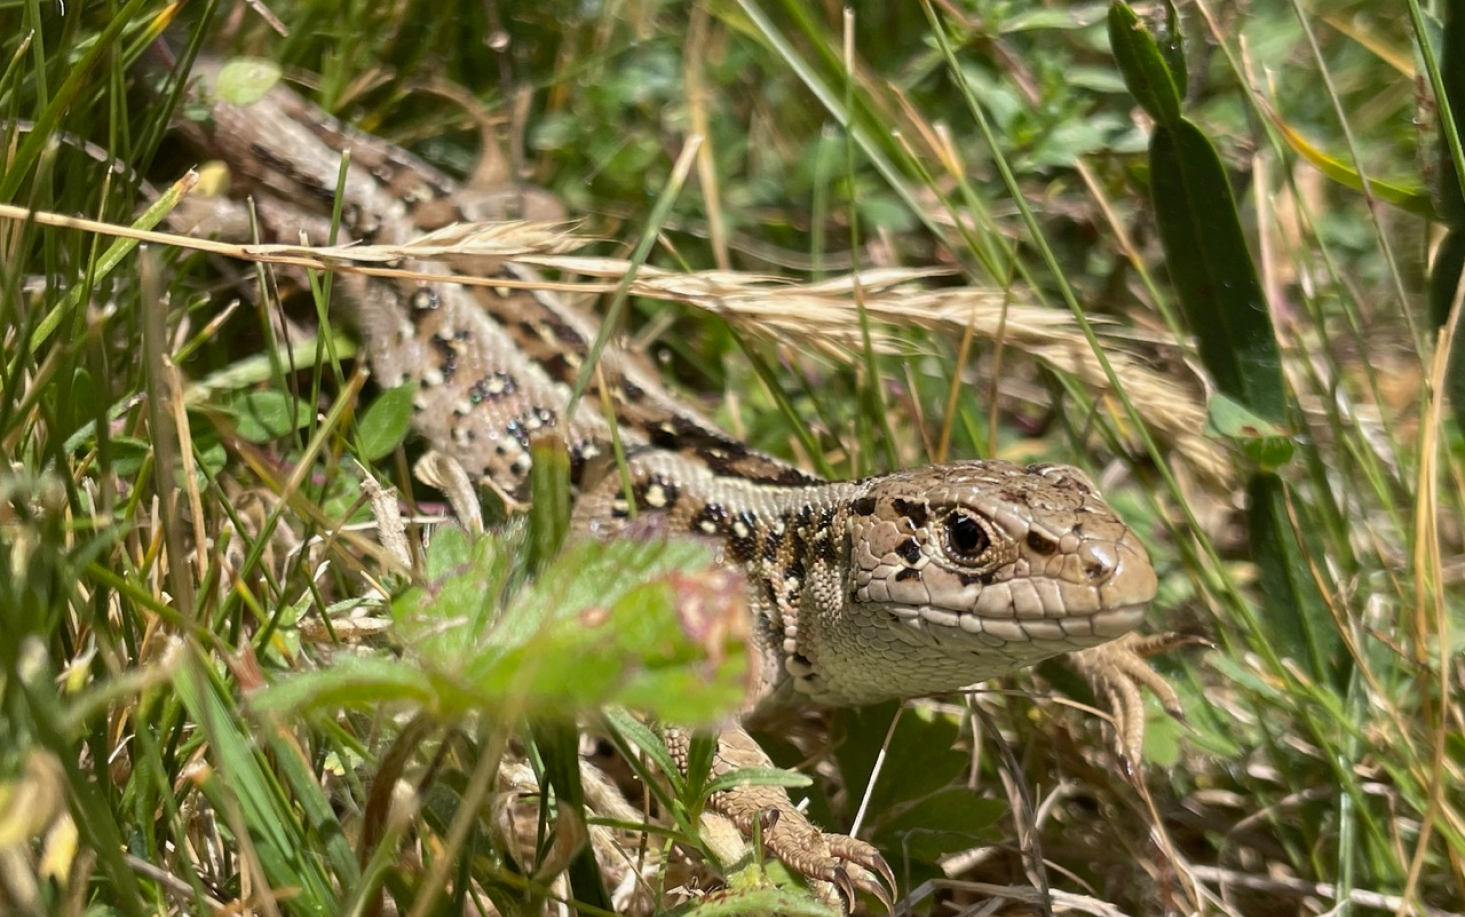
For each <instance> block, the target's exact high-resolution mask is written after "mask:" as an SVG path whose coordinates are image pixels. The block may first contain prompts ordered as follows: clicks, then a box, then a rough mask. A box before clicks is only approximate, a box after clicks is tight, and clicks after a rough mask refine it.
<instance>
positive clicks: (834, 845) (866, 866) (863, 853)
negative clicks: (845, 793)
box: [824, 834, 898, 914]
mask: <svg viewBox="0 0 1465 917" xmlns="http://www.w3.org/2000/svg"><path fill="white" fill-rule="evenodd" d="M824 840H825V842H826V843H828V844H829V852H830V853H832V854H833V855H834V856H836V857H839V858H841V859H843V860H845V861H846V863H845V864H841V866H840V872H841V873H842V874H843V876H844V879H845V881H846V882H849V883H850V885H851V886H852V888H849V889H846V888H841V889H840V891H841V892H844V896H845V900H846V901H849V902H851V903H853V902H854V900H855V896H854V894H853V889H854V888H858V889H859V890H860V891H863V892H868V893H869V894H871V895H873V896H874V897H875V898H876V899H877V900H879V902H880V903H881V904H883V905H885V911H886V913H889V914H893V913H895V901H894V898H893V896H894V895H895V894H896V890H897V888H898V886H897V885H896V884H895V871H894V870H892V869H891V868H890V864H889V863H887V862H885V857H883V856H881V855H880V851H878V850H876V849H875V848H874V847H872V846H871V845H869V844H867V843H865V842H864V841H861V840H857V839H855V838H852V837H849V836H848V835H844V834H826V835H824ZM850 864H853V865H854V866H855V867H856V868H858V869H859V870H860V874H859V881H857V882H856V881H853V880H852V879H851V877H850V874H849V868H848V866H849V865H850Z"/></svg>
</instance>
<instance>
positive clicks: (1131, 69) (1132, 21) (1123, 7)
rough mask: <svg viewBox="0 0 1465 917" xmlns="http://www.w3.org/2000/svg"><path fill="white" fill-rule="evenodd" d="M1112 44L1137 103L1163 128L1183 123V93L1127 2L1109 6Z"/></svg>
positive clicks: (1152, 39) (1147, 32) (1110, 41)
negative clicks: (1181, 112) (1181, 106)
mask: <svg viewBox="0 0 1465 917" xmlns="http://www.w3.org/2000/svg"><path fill="white" fill-rule="evenodd" d="M1109 44H1110V46H1112V47H1113V49H1114V62H1115V63H1116V64H1118V65H1119V72H1120V73H1122V74H1124V84H1125V85H1126V86H1128V87H1129V92H1130V94H1131V95H1133V96H1134V100H1135V101H1136V102H1138V103H1139V104H1140V107H1142V108H1143V109H1144V110H1145V111H1147V112H1149V115H1150V117H1152V118H1154V119H1155V120H1156V121H1158V122H1159V123H1160V124H1162V125H1167V126H1174V125H1176V124H1178V123H1179V122H1180V93H1179V92H1178V91H1177V89H1176V87H1175V79H1174V77H1172V76H1171V74H1170V67H1169V65H1168V64H1167V63H1166V62H1165V58H1164V56H1163V55H1162V54H1161V53H1160V48H1159V46H1158V45H1156V44H1155V39H1154V37H1153V36H1151V35H1150V31H1149V29H1148V28H1146V27H1145V25H1144V23H1142V22H1140V20H1139V17H1138V16H1136V15H1135V14H1134V10H1132V9H1130V8H1129V4H1127V3H1114V4H1111V5H1110V7H1109Z"/></svg>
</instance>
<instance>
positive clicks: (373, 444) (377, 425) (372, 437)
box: [357, 385, 417, 462]
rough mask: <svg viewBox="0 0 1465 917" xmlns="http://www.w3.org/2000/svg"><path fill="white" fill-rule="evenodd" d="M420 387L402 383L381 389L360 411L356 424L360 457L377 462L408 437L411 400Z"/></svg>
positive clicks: (410, 422)
mask: <svg viewBox="0 0 1465 917" xmlns="http://www.w3.org/2000/svg"><path fill="white" fill-rule="evenodd" d="M415 397H417V386H415V385H399V386H398V387H396V388H393V389H388V390H386V391H385V392H382V393H381V395H380V396H378V397H377V398H376V400H374V401H372V403H371V404H370V405H369V406H368V407H367V409H366V410H365V411H363V412H362V414H361V421H360V423H359V424H358V426H357V429H358V431H359V433H360V451H361V457H362V458H363V459H364V460H366V461H368V462H374V461H376V460H377V459H380V458H382V457H383V456H385V455H386V454H388V453H389V452H391V451H392V450H393V449H395V448H397V446H399V445H401V443H402V441H403V440H405V439H406V438H407V431H408V430H409V429H410V428H411V426H412V399H413V398H415Z"/></svg>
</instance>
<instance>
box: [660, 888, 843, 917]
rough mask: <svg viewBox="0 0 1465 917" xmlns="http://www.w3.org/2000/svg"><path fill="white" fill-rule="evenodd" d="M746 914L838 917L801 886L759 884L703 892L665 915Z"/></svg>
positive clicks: (716, 916) (718, 916) (713, 916)
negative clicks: (705, 893) (704, 893)
mask: <svg viewBox="0 0 1465 917" xmlns="http://www.w3.org/2000/svg"><path fill="white" fill-rule="evenodd" d="M747 914H786V915H788V917H838V912H837V911H835V910H833V909H831V908H829V907H828V906H826V905H823V904H820V903H819V902H818V901H816V900H815V899H814V898H813V896H812V895H810V894H809V893H808V892H807V891H804V890H803V889H800V888H780V887H776V886H771V885H766V884H759V885H757V886H755V887H751V888H739V887H729V888H725V889H722V890H721V891H716V892H712V893H711V894H707V895H702V896H701V897H697V898H694V899H692V900H691V901H689V902H687V903H686V904H683V905H681V906H680V907H675V908H672V909H671V910H669V911H667V912H666V915H667V917H735V915H747Z"/></svg>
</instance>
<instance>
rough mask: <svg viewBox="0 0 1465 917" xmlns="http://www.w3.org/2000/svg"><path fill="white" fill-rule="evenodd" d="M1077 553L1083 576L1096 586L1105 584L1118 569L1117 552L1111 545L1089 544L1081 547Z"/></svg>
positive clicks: (1101, 543)
mask: <svg viewBox="0 0 1465 917" xmlns="http://www.w3.org/2000/svg"><path fill="white" fill-rule="evenodd" d="M1078 553H1079V559H1080V562H1081V563H1082V564H1083V574H1084V576H1085V577H1087V578H1088V580H1089V582H1091V583H1094V584H1096V585H1097V584H1101V583H1105V582H1107V581H1108V580H1109V578H1110V577H1112V576H1113V575H1114V571H1115V570H1117V569H1119V552H1118V551H1116V550H1115V546H1114V545H1112V544H1104V543H1103V542H1089V543H1087V544H1084V545H1082V546H1081V547H1080V548H1079V549H1078Z"/></svg>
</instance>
